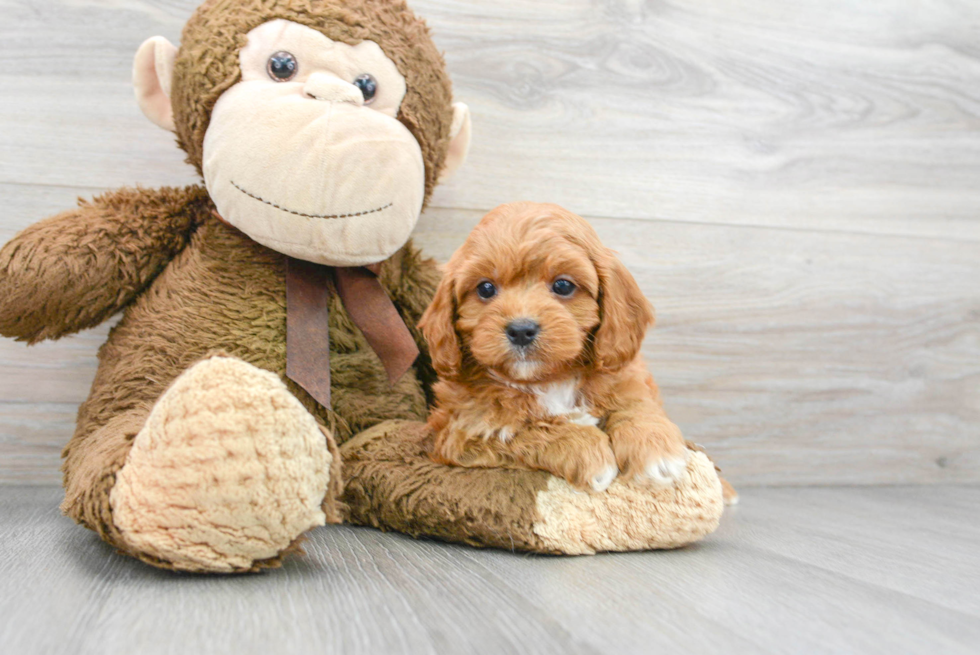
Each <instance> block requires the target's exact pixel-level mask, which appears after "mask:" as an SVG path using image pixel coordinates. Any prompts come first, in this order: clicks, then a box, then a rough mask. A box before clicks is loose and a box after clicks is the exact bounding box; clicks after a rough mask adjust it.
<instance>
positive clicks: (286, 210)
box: [231, 181, 395, 219]
mask: <svg viewBox="0 0 980 655" xmlns="http://www.w3.org/2000/svg"><path fill="white" fill-rule="evenodd" d="M231 185H232V186H233V187H235V188H236V189H238V190H239V191H241V192H242V193H244V194H245V195H246V196H248V197H249V198H254V199H255V200H258V201H259V202H261V203H265V204H266V205H269V206H270V207H275V208H276V209H278V210H279V211H284V212H286V213H287V214H293V215H295V216H302V217H304V218H327V219H331V218H354V217H355V216H366V215H368V214H377V213H378V212H383V211H384V210H386V209H388V208H389V207H391V206H392V205H393V204H395V203H393V202H389V203H388V204H387V205H385V206H383V207H377V208H376V209H367V210H365V211H361V212H354V213H352V214H304V213H303V212H298V211H295V210H292V209H287V208H286V207H281V206H279V205H277V204H276V203H274V202H270V201H268V200H266V199H265V198H260V197H259V196H257V195H255V194H254V193H250V192H248V191H246V190H245V189H243V188H241V187H240V186H238V185H237V184H235V182H234V181H232V183H231Z"/></svg>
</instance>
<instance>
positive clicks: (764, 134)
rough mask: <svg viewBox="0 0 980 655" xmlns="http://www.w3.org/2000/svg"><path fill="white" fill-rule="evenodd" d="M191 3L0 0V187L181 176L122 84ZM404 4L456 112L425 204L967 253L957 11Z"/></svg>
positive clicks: (977, 11)
mask: <svg viewBox="0 0 980 655" xmlns="http://www.w3.org/2000/svg"><path fill="white" fill-rule="evenodd" d="M196 4H197V0H155V1H137V0H117V1H114V2H102V1H98V0H72V1H68V0H52V1H48V2H36V1H30V0H2V1H0V12H2V14H0V15H2V16H3V17H4V20H3V22H2V23H0V61H4V62H7V64H8V65H7V66H5V67H4V68H3V69H2V71H0V87H2V88H3V89H4V93H3V94H2V95H0V134H3V138H2V140H0V182H17V183H28V184H57V185H65V186H93V187H115V186H119V185H123V184H132V183H135V182H140V183H143V184H146V185H153V186H155V185H161V184H177V183H184V182H186V181H188V180H189V179H191V172H190V169H189V168H188V167H186V166H183V165H181V164H180V161H181V159H182V157H181V155H180V154H179V153H178V152H177V151H176V149H175V148H173V140H172V139H171V138H170V137H169V136H168V135H167V134H165V133H164V132H162V131H159V130H156V129H155V128H152V127H150V126H149V125H148V124H147V122H146V121H145V120H144V119H143V118H142V117H141V116H140V115H139V111H138V110H137V108H136V105H135V103H134V102H133V98H132V91H131V89H130V86H129V78H130V69H131V61H132V54H133V52H135V49H136V47H137V46H138V45H139V43H140V42H141V41H142V40H143V39H144V38H146V37H147V35H153V34H157V33H159V34H162V35H164V36H167V37H168V38H170V39H171V40H173V41H174V42H177V41H178V40H179V34H180V28H181V26H182V24H183V21H184V20H185V19H186V17H187V16H188V15H189V13H190V12H191V11H192V9H193V8H194V6H196ZM412 4H413V7H415V9H416V10H417V11H418V12H419V13H420V14H421V15H423V16H425V17H426V18H427V20H428V22H429V23H430V24H431V26H432V28H433V30H434V33H435V38H436V42H437V45H438V46H439V47H440V48H442V49H444V50H445V52H446V58H447V62H448V64H449V67H450V71H451V73H452V75H453V79H454V83H455V89H456V95H457V97H458V98H459V99H461V100H464V101H465V102H467V103H468V104H470V105H471V107H472V109H473V112H474V134H475V136H474V139H475V141H474V147H473V150H472V155H471V157H472V159H471V161H470V162H469V164H468V166H467V167H466V168H465V169H464V170H463V171H462V172H461V174H460V176H459V178H458V179H457V180H456V181H454V182H453V183H451V184H449V185H447V186H446V187H445V188H442V189H440V190H439V192H438V193H437V195H436V197H435V200H434V205H435V206H437V207H461V208H469V209H480V210H482V209H485V208H487V207H492V206H494V205H496V204H498V203H499V202H501V201H505V200H513V199H519V198H520V199H546V200H550V201H554V202H558V203H560V204H564V205H567V206H569V207H570V208H572V209H573V210H575V211H577V212H578V213H580V214H588V215H594V216H619V217H630V218H641V219H650V218H659V219H669V220H674V221H691V222H710V223H719V222H721V223H738V224H751V225H778V226H789V227H800V226H805V227H815V228H820V229H839V230H848V231H851V230H853V231H884V232H890V233H902V234H919V235H926V236H945V235H948V234H957V235H958V236H961V237H963V238H971V239H974V240H977V239H980V226H978V225H980V224H978V220H977V219H978V210H980V186H978V185H977V184H976V180H977V179H978V175H980V129H978V128H980V49H978V46H977V40H976V33H977V30H978V29H980V5H977V4H976V3H973V2H969V1H967V0H928V1H925V2H913V1H912V0H883V1H882V2H875V3H873V5H867V3H862V2H858V1H857V0H832V1H831V2H827V1H825V0H801V1H799V2H794V3H793V6H792V9H791V10H788V9H786V8H785V7H784V6H783V4H782V3H779V2H775V1H774V0H739V1H738V2H723V3H703V2H696V1H695V0H672V1H663V0H661V1H639V0H613V1H611V2H606V1H598V0H537V1H535V2H516V1H514V0H506V1H500V0H494V1H493V2H490V1H486V2H469V1H467V2H461V1H459V0H417V1H416V2H413V3H412ZM24 62H30V63H29V65H26V66H25V65H24ZM40 80H43V82H41V83H39V81H40ZM55 163H56V165H55ZM586 182H587V183H586Z"/></svg>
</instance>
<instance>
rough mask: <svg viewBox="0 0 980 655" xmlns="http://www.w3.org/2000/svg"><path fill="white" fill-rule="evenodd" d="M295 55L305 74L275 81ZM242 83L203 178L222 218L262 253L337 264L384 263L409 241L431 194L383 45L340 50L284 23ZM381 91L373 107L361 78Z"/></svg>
mask: <svg viewBox="0 0 980 655" xmlns="http://www.w3.org/2000/svg"><path fill="white" fill-rule="evenodd" d="M279 51H286V52H289V53H291V54H292V55H293V56H294V57H295V58H296V60H297V62H298V71H297V74H296V77H294V78H293V79H291V80H289V81H286V82H277V81H275V80H273V79H272V78H271V77H270V76H269V74H268V72H267V69H266V66H267V63H268V60H269V57H270V56H272V55H273V54H275V53H277V52H279ZM240 59H241V65H242V80H241V81H240V82H239V83H237V84H235V85H234V86H233V87H232V88H230V89H228V90H227V91H225V93H224V94H223V95H222V96H221V97H220V98H219V99H218V102H217V103H216V104H215V106H214V110H213V112H212V114H211V122H210V125H209V127H208V130H207V133H206V134H205V138H204V179H205V182H206V184H207V188H208V192H209V193H210V195H211V198H212V200H214V203H215V205H216V206H217V208H218V212H219V213H220V214H221V216H222V217H223V218H224V219H225V220H226V221H228V222H229V223H231V224H232V225H234V226H235V227H237V228H238V229H240V230H242V231H243V232H245V233H246V234H247V235H249V236H250V237H252V238H253V239H255V240H256V241H258V242H259V243H261V244H262V245H264V246H267V247H269V248H272V249H273V250H276V251H278V252H281V253H284V254H287V255H290V256H292V257H297V258H299V259H304V260H307V261H312V262H316V263H319V264H326V265H330V266H361V265H364V264H372V263H375V262H379V261H382V260H384V259H386V258H387V257H389V256H391V255H392V254H394V253H395V252H396V251H397V250H398V249H399V248H401V247H402V246H403V245H404V244H405V242H406V241H407V240H408V237H409V235H410V234H411V232H412V230H413V229H414V227H415V224H416V222H417V221H418V218H419V214H420V212H421V210H422V201H423V196H424V194H425V164H424V162H423V160H422V150H421V147H420V146H419V144H418V142H417V141H416V140H415V137H413V136H412V133H411V132H410V131H409V130H408V128H406V127H405V125H403V124H402V123H401V122H400V121H398V120H397V119H396V118H395V116H396V115H397V114H398V110H399V107H400V104H401V101H402V99H403V98H404V95H405V88H406V87H405V80H404V78H403V77H402V75H401V74H400V73H399V72H398V69H397V68H396V67H395V65H394V63H392V62H391V60H389V59H388V58H387V57H386V56H385V55H384V53H383V52H382V51H381V48H380V47H379V46H378V45H377V44H375V43H373V42H370V41H365V42H362V43H360V44H358V45H356V46H350V45H347V44H345V43H338V42H334V41H332V40H331V39H329V38H327V37H326V36H325V35H323V34H321V33H320V32H318V31H316V30H313V29H311V28H309V27H306V26H303V25H299V24H297V23H292V22H289V21H283V20H277V21H271V22H269V23H266V24H264V25H262V26H260V27H258V28H256V29H255V30H252V32H250V33H249V41H248V45H247V46H246V47H245V48H244V49H243V50H242V51H241V55H240ZM362 73H368V74H370V75H372V76H374V77H375V78H376V80H377V82H378V95H377V96H376V97H375V98H374V99H373V100H372V101H371V102H370V104H365V102H364V98H363V96H362V95H361V92H360V91H359V90H358V89H357V87H356V86H354V85H353V81H354V79H355V78H356V77H357V76H358V75H360V74H362Z"/></svg>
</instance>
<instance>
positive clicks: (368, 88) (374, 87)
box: [354, 73, 378, 105]
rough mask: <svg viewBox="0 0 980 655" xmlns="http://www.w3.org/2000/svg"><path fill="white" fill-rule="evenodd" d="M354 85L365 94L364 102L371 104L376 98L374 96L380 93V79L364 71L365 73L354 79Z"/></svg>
mask: <svg viewBox="0 0 980 655" xmlns="http://www.w3.org/2000/svg"><path fill="white" fill-rule="evenodd" d="M354 86H356V87H357V88H358V89H360V90H361V93H362V94H363V95H364V104H365V105H369V104H371V101H372V100H374V96H375V95H377V93H378V81H377V80H376V79H374V77H373V76H372V75H369V74H367V73H364V74H363V75H358V76H357V79H355V80H354Z"/></svg>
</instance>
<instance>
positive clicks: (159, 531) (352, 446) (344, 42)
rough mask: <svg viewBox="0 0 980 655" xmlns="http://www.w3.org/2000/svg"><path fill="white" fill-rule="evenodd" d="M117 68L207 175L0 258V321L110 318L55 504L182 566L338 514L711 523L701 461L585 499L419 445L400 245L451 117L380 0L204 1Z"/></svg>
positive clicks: (2, 328)
mask: <svg viewBox="0 0 980 655" xmlns="http://www.w3.org/2000/svg"><path fill="white" fill-rule="evenodd" d="M134 82H135V86H136V95H137V100H138V102H139V104H140V107H141V109H142V110H143V112H144V113H145V114H146V115H147V116H148V117H149V118H150V119H151V120H152V121H153V122H154V123H156V124H157V125H159V126H161V127H163V128H165V129H167V130H170V131H172V132H174V133H175V134H176V137H177V143H178V144H179V146H180V147H181V148H182V149H183V150H184V151H185V152H186V153H187V161H188V163H189V164H191V165H192V166H194V167H195V169H196V170H197V172H198V173H199V174H200V175H201V177H202V178H203V181H204V185H203V186H192V187H188V188H183V189H175V188H164V189H157V190H150V189H142V188H135V189H121V190H118V191H114V192H110V193H107V194H105V195H103V196H101V197H98V198H95V199H93V200H91V201H88V202H86V201H81V202H80V203H79V207H78V208H77V209H74V210H70V211H67V212H64V213H62V214H59V215H57V216H54V217H52V218H49V219H47V220H45V221H42V222H40V223H38V224H36V225H34V226H32V227H30V228H28V229H27V230H25V231H24V232H22V233H21V234H19V235H18V236H17V237H16V238H15V239H14V240H13V241H11V242H10V243H8V244H7V245H6V246H5V247H4V248H3V250H2V251H0V333H2V334H3V335H4V336H8V337H14V338H17V339H20V340H23V341H26V342H28V343H36V342H38V341H41V340H44V339H57V338H59V337H62V336H65V335H67V334H71V333H73V332H77V331H79V330H83V329H86V328H89V327H92V326H95V325H97V324H99V323H101V322H103V321H105V320H106V319H108V318H109V317H111V316H112V315H114V314H116V313H117V312H120V311H121V312H122V318H121V320H120V321H119V323H118V324H117V325H116V326H115V327H114V328H113V330H112V331H111V333H110V335H109V338H108V341H107V342H106V343H105V344H104V345H103V347H102V348H101V350H100V351H99V369H98V373H97V375H96V378H95V381H94V383H93V385H92V390H91V394H90V396H89V397H88V399H87V400H86V401H85V402H84V403H83V404H82V406H81V408H80V409H79V412H78V423H77V428H76V430H75V434H74V436H73V437H72V438H71V440H70V442H69V443H68V445H67V446H66V448H65V449H64V453H63V458H64V463H63V467H62V469H63V473H64V485H65V498H64V502H63V504H62V509H63V511H64V512H65V513H66V514H67V515H68V516H70V517H71V518H73V519H74V520H76V521H77V522H79V523H81V524H82V525H84V526H86V527H88V528H91V529H92V530H94V531H96V532H97V533H98V534H99V535H100V536H101V537H102V538H103V539H104V540H105V541H107V542H108V543H109V544H111V545H112V546H114V547H115V548H116V549H118V550H119V551H121V552H122V553H125V554H127V555H131V556H133V557H137V558H139V559H140V560H142V561H144V562H147V563H149V564H151V565H154V566H158V567H163V568H170V569H177V570H188V571H200V572H243V571H253V570H258V569H262V568H267V567H274V566H278V565H279V564H280V562H281V561H282V559H283V557H284V556H285V555H287V554H288V553H290V552H292V551H295V550H298V543H299V541H300V540H301V538H302V535H303V533H305V532H306V531H308V530H310V529H311V528H313V527H315V526H319V525H323V524H325V523H327V522H339V521H341V520H348V521H351V522H355V523H361V524H367V525H373V526H376V527H380V528H383V529H396V530H400V531H403V532H406V533H409V534H412V535H430V536H433V537H436V538H442V539H448V540H454V541H460V542H464V543H469V544H473V545H481V546H498V547H503V548H509V549H520V550H529V551H538V552H549V553H591V552H596V551H599V550H627V549H642V548H661V547H673V546H679V545H683V544H686V543H690V542H691V541H694V540H697V539H699V538H701V537H703V536H704V535H705V534H708V533H709V532H711V531H712V530H713V529H714V528H715V526H716V525H717V523H718V519H719V516H720V514H721V507H722V501H721V491H720V489H721V487H720V481H719V478H718V476H717V475H716V473H715V470H714V468H713V466H712V465H711V463H710V462H709V461H708V460H707V458H706V457H705V456H704V455H702V454H700V453H696V454H695V456H694V457H692V458H691V464H690V466H689V471H688V473H689V475H688V477H687V480H686V482H685V483H684V484H682V485H680V486H678V487H677V488H669V489H641V488H633V487H630V486H627V485H619V484H614V485H613V486H612V487H611V488H610V489H609V490H608V491H607V492H605V493H603V494H585V493H579V492H577V491H574V490H572V489H571V488H570V487H568V486H567V484H565V483H564V482H562V481H560V480H556V479H554V478H551V477H549V476H547V475H546V474H544V473H538V472H516V471H504V470H490V469H487V470H472V469H454V468H451V467H446V466H441V465H437V464H435V463H433V462H432V461H431V460H430V459H429V458H428V456H427V448H428V447H429V444H430V439H431V436H430V435H428V434H427V433H426V431H425V428H424V424H423V423H422V421H424V420H425V417H426V414H427V405H428V402H429V401H430V400H431V397H430V396H431V394H430V389H431V384H432V383H433V381H434V373H433V371H432V367H431V364H430V362H429V359H428V356H427V355H426V348H425V343H424V341H423V340H422V338H421V335H420V333H419V331H418V329H417V327H416V325H417V323H418V321H419V318H420V316H421V315H422V312H423V311H424V310H425V308H426V306H427V305H428V303H429V301H430V300H431V298H432V296H433V293H434V291H435V288H436V285H437V283H438V281H439V273H438V270H437V269H436V267H435V264H434V263H433V262H432V261H431V260H427V259H424V258H423V257H422V256H420V254H419V252H418V251H417V250H416V248H415V247H413V245H412V244H411V241H410V240H409V235H410V234H411V232H412V230H413V228H414V226H415V224H416V222H417V220H418V218H419V215H420V213H421V212H422V210H423V208H424V206H425V204H426V202H427V201H428V199H429V197H430V195H431V193H432V190H433V188H434V186H435V185H436V183H437V182H438V181H439V180H440V179H444V178H445V177H447V176H448V175H450V174H451V173H452V172H453V171H454V170H455V169H456V168H457V167H458V166H459V165H460V164H461V163H462V161H463V160H464V158H465V156H466V152H467V149H468V145H469V139H470V117H469V112H468V110H467V108H466V106H465V105H463V104H461V103H456V104H454V103H453V102H452V91H451V85H450V81H449V78H448V76H447V73H446V68H445V64H444V62H443V59H442V57H441V55H440V54H439V52H438V51H437V49H436V48H435V46H434V45H433V43H432V40H431V38H430V36H429V32H428V29H427V27H426V26H425V24H424V23H423V22H422V21H421V20H419V19H418V18H416V17H415V16H414V15H413V13H412V12H411V11H410V10H409V8H408V7H406V5H405V4H404V3H403V2H400V1H398V0H207V2H205V3H204V4H203V5H202V6H201V7H200V8H199V9H198V10H197V11H196V13H195V14H194V15H193V16H192V17H191V18H190V20H189V21H188V23H187V25H186V26H185V28H184V31H183V35H182V40H181V45H180V48H179V49H177V48H176V47H174V46H173V45H171V44H170V43H169V42H168V41H167V40H166V39H163V38H162V37H156V38H153V39H150V40H149V41H147V42H146V43H144V44H143V46H142V47H141V48H140V49H139V51H138V53H137V54H136V58H135V64H134ZM341 462H343V466H341Z"/></svg>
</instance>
